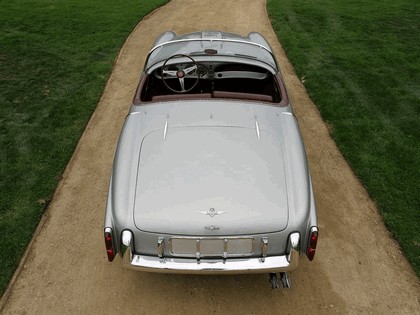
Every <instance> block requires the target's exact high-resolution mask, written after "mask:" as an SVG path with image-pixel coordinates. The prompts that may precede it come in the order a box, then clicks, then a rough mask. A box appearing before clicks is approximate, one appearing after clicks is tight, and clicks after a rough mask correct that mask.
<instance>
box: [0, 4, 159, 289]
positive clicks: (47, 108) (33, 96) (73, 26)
mask: <svg viewBox="0 0 420 315" xmlns="http://www.w3.org/2000/svg"><path fill="white" fill-rule="evenodd" d="M166 2H167V1H166V0H147V1H146V0H143V1H135V0H113V1H103V0H102V1H101V0H72V1H68V0H7V1H6V0H0V8H1V9H0V231H1V234H2V236H1V238H0V252H1V259H0V294H1V293H2V292H3V291H4V289H5V287H6V285H7V282H8V281H9V279H10V277H11V276H12V274H13V272H14V270H15V268H16V266H17V264H18V262H19V259H20V257H21V255H22V253H23V252H24V250H25V248H26V246H27V244H28V241H29V240H30V239H31V236H32V233H33V231H34V229H35V227H36V225H37V223H38V221H39V219H40V217H41V215H42V213H43V211H44V209H45V207H46V205H47V204H48V201H49V199H50V197H51V194H52V192H53V190H54V188H55V187H56V185H57V182H58V180H59V178H60V175H61V174H62V172H63V170H64V168H65V166H66V164H67V162H68V160H69V159H70V157H71V155H72V153H73V151H74V148H75V146H76V144H77V141H78V139H79V138H80V135H81V133H82V132H83V130H84V128H85V126H86V123H87V121H88V120H89V117H90V115H91V113H92V112H93V110H94V109H95V106H96V104H97V103H98V101H99V98H100V96H101V94H102V90H103V88H104V86H105V83H106V81H107V78H108V75H109V74H110V71H111V68H112V65H113V61H114V60H115V58H116V56H117V54H118V51H119V49H120V48H121V46H122V44H123V43H124V41H125V39H126V38H127V36H128V34H129V33H130V32H131V30H132V29H133V28H134V26H135V25H136V24H137V23H138V21H139V20H140V19H141V18H142V17H143V16H144V15H146V14H147V13H149V12H151V11H152V10H153V9H154V8H156V7H157V6H159V5H162V4H164V3H166Z"/></svg>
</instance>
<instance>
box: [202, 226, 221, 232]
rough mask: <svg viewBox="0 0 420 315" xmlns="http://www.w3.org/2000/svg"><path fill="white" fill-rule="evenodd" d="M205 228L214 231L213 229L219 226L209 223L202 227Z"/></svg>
mask: <svg viewBox="0 0 420 315" xmlns="http://www.w3.org/2000/svg"><path fill="white" fill-rule="evenodd" d="M204 228H205V229H206V230H210V231H214V230H218V229H219V227H218V226H214V225H210V226H205V227H204Z"/></svg>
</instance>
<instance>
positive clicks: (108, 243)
mask: <svg viewBox="0 0 420 315" xmlns="http://www.w3.org/2000/svg"><path fill="white" fill-rule="evenodd" d="M105 248H106V254H107V256H108V260H109V261H113V260H114V258H115V251H114V246H113V241H112V231H111V229H109V228H107V229H105Z"/></svg>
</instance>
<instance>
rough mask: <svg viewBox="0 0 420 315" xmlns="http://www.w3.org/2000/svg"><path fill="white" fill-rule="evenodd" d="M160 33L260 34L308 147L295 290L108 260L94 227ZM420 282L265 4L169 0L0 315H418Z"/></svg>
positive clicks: (116, 84) (114, 83) (137, 33)
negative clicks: (312, 246) (308, 197)
mask: <svg viewBox="0 0 420 315" xmlns="http://www.w3.org/2000/svg"><path fill="white" fill-rule="evenodd" d="M168 29H172V30H174V31H176V32H177V33H186V32H192V31H197V30H202V29H219V30H223V31H231V32H237V33H240V34H243V35H245V34H247V33H248V32H249V31H258V32H261V33H263V34H264V35H265V36H266V37H267V38H268V40H269V42H270V43H271V45H272V47H273V49H274V50H275V52H276V55H277V57H278V59H279V63H280V65H281V67H282V69H283V74H284V77H285V81H286V84H287V86H288V89H289V92H290V96H291V99H292V102H293V104H294V108H295V112H296V116H297V117H298V120H299V124H300V126H301V128H302V133H303V137H304V140H305V143H306V146H307V153H308V156H309V160H310V165H311V170H312V177H313V181H314V187H315V193H316V200H317V206H318V216H319V224H320V233H321V234H320V236H321V238H320V242H319V249H318V253H317V256H316V258H315V261H314V262H312V263H309V262H308V261H307V260H306V259H303V260H302V263H301V265H300V268H299V269H298V270H296V271H294V272H293V273H291V275H292V281H293V287H292V289H289V290H285V289H279V290H272V289H271V287H270V286H269V283H268V276H267V275H265V274H262V275H246V276H243V275H237V276H188V275H187V276H183V275H160V274H149V273H140V272H133V271H129V270H125V269H122V267H121V265H120V264H119V263H118V259H117V260H116V261H117V262H116V263H113V264H109V263H108V262H107V260H106V255H105V250H104V244H103V238H102V237H103V236H102V224H103V216H104V207H105V200H106V195H107V187H108V180H109V174H110V170H111V164H112V158H113V152H114V147H115V144H116V141H117V137H118V134H119V131H120V128H121V126H122V123H123V119H124V116H125V115H126V113H127V110H128V108H129V103H130V101H131V98H132V96H133V93H134V89H135V87H136V83H137V81H138V76H139V72H140V69H141V68H142V66H143V62H144V59H145V56H146V53H147V51H148V49H149V48H150V46H151V44H152V42H153V40H154V39H155V37H156V36H157V35H158V34H159V33H161V32H163V31H165V30H168ZM419 292H420V285H419V281H418V279H417V278H416V276H415V274H414V273H413V272H412V270H411V268H410V266H409V265H408V263H407V262H406V260H405V259H404V258H403V256H402V254H401V253H400V251H399V249H398V247H397V246H396V245H395V242H394V241H393V239H392V238H391V237H390V235H389V233H388V232H387V231H386V229H385V228H384V225H383V223H382V221H381V218H380V217H379V215H378V214H377V210H376V208H375V205H374V204H373V203H372V201H371V200H370V199H369V197H368V195H367V194H366V191H365V190H364V189H363V187H362V186H361V185H360V183H359V182H358V181H357V179H356V178H355V176H354V175H353V173H352V172H351V170H350V169H349V167H348V165H347V163H346V162H345V161H344V160H343V158H342V156H341V155H340V153H339V151H338V150H337V148H336V146H335V144H334V142H333V141H332V140H331V138H330V136H329V134H328V131H327V128H326V126H325V125H324V123H323V122H322V120H321V118H320V116H319V113H318V111H317V110H316V108H315V106H314V105H313V104H312V103H311V101H310V100H309V98H308V96H307V94H306V92H305V89H304V87H303V86H302V84H301V83H300V81H299V79H298V78H297V77H296V76H295V75H294V73H293V68H292V66H291V65H290V63H289V62H288V60H287V58H286V57H285V55H284V52H283V51H282V49H281V47H280V44H279V43H278V42H277V40H276V37H275V35H274V33H273V30H272V28H271V25H270V24H269V20H268V18H267V14H266V11H265V0H252V1H251V0H236V1H222V0H212V1H209V0H173V1H171V2H170V3H169V4H168V5H166V6H165V7H162V8H161V9H160V10H158V11H156V12H155V13H153V14H152V15H150V16H149V17H147V18H146V19H145V20H143V21H142V22H141V23H140V24H139V26H138V27H137V28H136V29H135V30H134V32H133V33H132V34H131V36H130V37H129V39H128V40H127V42H126V44H125V46H124V48H123V50H122V51H121V54H120V57H119V59H118V61H117V64H116V66H115V69H114V72H113V74H112V76H111V78H110V80H109V82H108V85H107V87H106V90H105V92H104V94H103V97H102V99H101V102H100V104H99V106H98V108H97V110H96V112H95V113H94V115H93V117H92V119H91V121H90V122H89V125H88V127H87V129H86V130H85V132H84V134H83V136H82V138H81V140H80V142H79V145H78V147H77V149H76V152H75V153H74V155H73V158H72V160H71V161H70V163H69V165H68V167H67V169H66V172H65V174H64V176H63V180H62V181H61V182H60V184H59V186H58V188H57V191H56V193H55V195H54V198H53V201H52V202H51V204H50V207H49V210H48V211H47V214H46V218H45V220H44V224H43V226H42V228H41V229H40V231H39V234H38V236H37V237H36V238H35V240H34V242H33V245H32V247H31V249H30V250H29V253H28V256H27V259H26V261H25V262H24V264H23V267H22V269H21V271H20V273H19V274H18V275H17V277H16V281H15V282H14V285H13V286H12V287H11V289H10V290H9V293H10V294H7V295H6V296H5V298H3V299H2V301H1V303H0V307H1V306H3V308H2V312H3V313H5V314H63V313H70V314H108V313H114V312H118V313H120V312H121V313H124V314H163V313H167V312H170V313H173V314H187V313H188V314H211V313H219V314H262V313H265V314H280V313H282V314H283V313H287V314H289V313H290V314H292V313H293V314H308V313H311V314H315V313H328V314H330V313H340V314H343V313H374V314H390V313H392V314H416V313H417V314H420V306H419V298H420V293H419Z"/></svg>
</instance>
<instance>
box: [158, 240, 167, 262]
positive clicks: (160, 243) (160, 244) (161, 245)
mask: <svg viewBox="0 0 420 315" xmlns="http://www.w3.org/2000/svg"><path fill="white" fill-rule="evenodd" d="M164 247H165V243H164V241H163V237H159V238H158V243H157V255H158V257H159V258H162V257H163V250H164Z"/></svg>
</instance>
